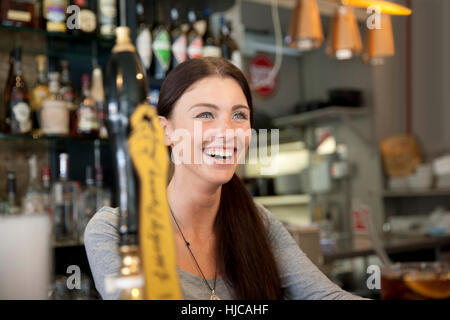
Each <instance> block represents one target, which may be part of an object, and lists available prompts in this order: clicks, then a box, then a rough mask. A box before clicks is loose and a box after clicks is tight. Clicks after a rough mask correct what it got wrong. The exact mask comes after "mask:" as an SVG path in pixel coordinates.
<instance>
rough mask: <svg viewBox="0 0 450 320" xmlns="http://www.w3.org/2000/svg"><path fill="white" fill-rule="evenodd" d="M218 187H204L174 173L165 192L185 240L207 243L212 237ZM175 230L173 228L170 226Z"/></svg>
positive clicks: (197, 182) (181, 171)
mask: <svg viewBox="0 0 450 320" xmlns="http://www.w3.org/2000/svg"><path fill="white" fill-rule="evenodd" d="M221 190H222V186H215V187H212V186H211V185H205V183H204V182H203V181H201V180H200V179H198V178H197V179H196V177H192V176H191V174H190V172H183V170H177V173H175V174H174V176H173V177H172V179H171V180H170V183H169V186H168V188H167V197H168V201H169V206H170V208H171V210H172V212H173V214H174V216H175V218H176V220H177V222H178V224H179V226H180V228H181V230H182V232H183V234H184V235H185V236H186V238H187V237H188V235H189V238H190V239H191V240H194V239H193V238H197V239H198V240H207V239H208V238H209V237H211V235H212V234H213V230H214V221H215V218H216V214H217V210H218V209H219V204H220V194H221ZM174 226H175V228H176V225H175V224H174Z"/></svg>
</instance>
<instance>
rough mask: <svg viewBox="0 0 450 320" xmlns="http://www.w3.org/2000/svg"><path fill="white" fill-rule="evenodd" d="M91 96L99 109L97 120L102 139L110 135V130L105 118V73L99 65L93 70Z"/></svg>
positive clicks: (97, 109)
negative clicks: (107, 127) (103, 73)
mask: <svg viewBox="0 0 450 320" xmlns="http://www.w3.org/2000/svg"><path fill="white" fill-rule="evenodd" d="M91 96H92V99H94V102H95V108H96V111H97V121H98V126H99V136H100V138H102V139H106V138H107V137H108V130H107V129H106V119H105V108H104V103H105V93H104V90H103V75H102V69H101V68H100V67H99V66H97V67H95V68H94V69H93V70H92V87H91Z"/></svg>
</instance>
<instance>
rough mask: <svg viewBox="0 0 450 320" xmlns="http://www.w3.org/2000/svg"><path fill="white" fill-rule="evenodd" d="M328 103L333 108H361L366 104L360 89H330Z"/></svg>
mask: <svg viewBox="0 0 450 320" xmlns="http://www.w3.org/2000/svg"><path fill="white" fill-rule="evenodd" d="M328 103H329V104H330V105H333V106H345V107H361V106H362V105H363V103H364V100H363V94H362V92H361V90H358V89H344V88H342V89H340V88H336V89H330V90H328Z"/></svg>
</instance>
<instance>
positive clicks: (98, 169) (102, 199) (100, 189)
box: [95, 165, 112, 209]
mask: <svg viewBox="0 0 450 320" xmlns="http://www.w3.org/2000/svg"><path fill="white" fill-rule="evenodd" d="M95 186H96V187H97V188H96V190H97V198H96V200H97V208H99V209H100V208H102V207H110V206H111V199H112V198H111V191H110V190H109V189H108V188H106V187H105V186H104V184H103V167H102V166H101V165H98V166H95Z"/></svg>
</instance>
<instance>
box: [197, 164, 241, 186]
mask: <svg viewBox="0 0 450 320" xmlns="http://www.w3.org/2000/svg"><path fill="white" fill-rule="evenodd" d="M234 171H235V170H234V167H231V166H230V167H229V168H228V169H224V168H220V169H218V168H211V167H209V168H208V167H206V168H204V169H203V170H202V178H203V179H205V180H207V181H208V182H210V183H211V184H217V185H222V184H225V183H227V182H228V181H230V180H231V178H232V177H233V174H234Z"/></svg>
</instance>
